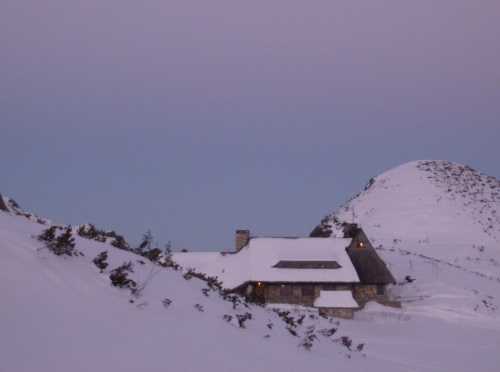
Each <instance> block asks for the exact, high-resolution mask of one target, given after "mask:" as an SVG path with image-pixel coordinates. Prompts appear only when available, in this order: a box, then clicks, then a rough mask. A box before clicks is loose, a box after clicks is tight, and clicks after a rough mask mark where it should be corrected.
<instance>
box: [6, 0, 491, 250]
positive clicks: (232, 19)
mask: <svg viewBox="0 0 500 372" xmlns="http://www.w3.org/2000/svg"><path fill="white" fill-rule="evenodd" d="M499 19H500V3H499V2H497V1H432V2H431V1H425V2H424V1H418V2H417V1H415V2H402V1H345V2H344V1H343V2H331V1H315V2H305V1H302V2H299V1H273V2H263V1H262V2H260V1H254V2H238V1H199V2H194V1H193V2H191V1H148V2H139V1H106V2H101V1H88V0H87V1H71V2H69V1H41V0H37V1H2V2H1V3H0V61H1V63H0V132H1V136H0V166H1V168H2V174H3V176H2V178H1V179H0V193H2V194H4V195H8V196H12V197H14V198H15V199H18V201H19V202H20V203H21V205H22V206H25V208H26V209H30V210H33V211H34V212H35V213H38V214H41V215H43V216H45V217H49V218H52V219H55V220H58V221H60V222H63V223H73V224H76V223H83V222H87V221H90V222H93V223H95V224H97V225H99V226H100V227H101V228H104V229H111V228H114V229H117V230H119V231H120V232H122V233H123V234H125V236H126V237H128V238H129V240H131V241H136V240H139V239H140V235H141V234H142V233H143V232H145V231H146V230H147V229H151V230H152V231H153V233H156V235H157V237H158V240H159V241H160V242H164V241H166V240H168V239H171V240H172V241H173V244H174V248H179V249H180V248H188V249H191V250H206V249H221V250H225V249H229V248H230V247H228V246H232V236H233V233H234V230H235V229H238V228H250V229H251V230H252V231H255V233H256V234H259V235H301V236H303V235H307V234H308V233H309V232H310V230H312V229H313V228H314V225H315V224H317V223H318V222H319V221H320V220H321V218H322V217H323V216H324V215H325V214H328V213H331V212H333V211H335V210H336V209H337V208H338V207H339V205H341V204H342V203H343V202H345V201H346V200H347V199H349V198H350V197H352V196H354V195H355V194H356V193H357V192H359V191H360V190H361V189H362V188H363V186H364V184H365V183H366V182H367V181H368V179H369V178H370V177H372V176H374V175H376V174H378V173H381V172H383V171H386V170H388V169H390V168H392V167H395V166H397V165H400V164H402V163H404V162H406V161H410V160H414V159H421V158H431V159H446V160H452V161H456V162H459V163H463V164H467V165H469V166H471V167H473V168H475V169H477V170H479V171H482V172H485V173H487V174H490V175H492V176H495V177H497V178H498V177H499V176H500V162H499V161H498V159H499V155H500V151H499V146H500V140H499V138H500V129H499V127H500V125H499V124H500V123H499V118H500V105H499V102H500V68H499V66H500V22H499ZM193 225H196V229H198V230H200V231H199V233H194V232H193V230H192V228H193Z"/></svg>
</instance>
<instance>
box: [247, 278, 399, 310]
mask: <svg viewBox="0 0 500 372" xmlns="http://www.w3.org/2000/svg"><path fill="white" fill-rule="evenodd" d="M285 285H288V286H290V289H289V290H288V294H283V292H284V291H282V290H281V286H282V284H279V283H263V285H262V289H261V290H263V295H264V298H265V301H266V302H271V303H286V304H297V305H304V306H314V300H315V299H316V298H317V297H319V294H320V291H322V290H336V291H351V292H353V297H354V299H355V300H356V302H357V303H358V304H359V307H360V308H361V309H362V308H364V306H365V304H366V303H367V302H369V301H376V302H378V303H379V304H382V305H385V306H392V307H401V304H400V303H399V302H395V301H390V300H389V297H388V296H387V291H386V286H385V285H382V286H381V288H379V293H383V294H377V284H320V283H315V284H310V283H303V284H300V283H299V284H285ZM310 285H312V286H313V294H310V295H304V294H303V291H302V287H303V286H310ZM253 287H254V288H255V285H254V286H253ZM247 294H248V293H247ZM332 316H334V315H332Z"/></svg>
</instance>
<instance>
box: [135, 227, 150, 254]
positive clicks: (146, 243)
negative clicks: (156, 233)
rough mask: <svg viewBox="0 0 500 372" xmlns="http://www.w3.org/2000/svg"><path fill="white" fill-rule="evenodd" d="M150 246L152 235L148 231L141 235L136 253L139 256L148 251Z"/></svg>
mask: <svg viewBox="0 0 500 372" xmlns="http://www.w3.org/2000/svg"><path fill="white" fill-rule="evenodd" d="M152 244H153V234H152V233H151V230H148V232H147V233H146V234H144V235H142V243H141V244H140V245H139V247H138V248H137V252H138V253H139V254H142V252H143V251H144V250H146V251H150V250H151V245H152Z"/></svg>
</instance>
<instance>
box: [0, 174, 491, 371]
mask: <svg viewBox="0 0 500 372" xmlns="http://www.w3.org/2000/svg"><path fill="white" fill-rule="evenodd" d="M388 173H390V172H388ZM386 182H388V181H386ZM374 190H375V189H374ZM359 209H360V207H359V206H358V207H356V211H357V212H356V213H358V210H359ZM381 210H382V209H381ZM483 213H484V212H483ZM478 214H480V213H479V212H478ZM382 223H385V222H384V221H382ZM46 227H47V226H46V225H42V224H39V223H36V222H35V221H32V220H31V219H28V218H26V217H25V216H24V215H16V214H15V213H6V212H4V211H0V334H1V335H2V337H0V371H33V370H36V371H68V370H71V371H90V370H92V371H139V370H141V371H142V370H147V371H165V370H168V371H194V370H199V371H236V370H238V371H283V370H287V371H304V370H317V371H329V370H332V368H334V369H338V370H346V371H364V370H370V371H388V370H390V371H419V370H420V371H472V370H481V371H496V370H498V365H500V310H499V306H500V301H499V295H498V293H499V288H500V281H499V280H497V279H496V278H494V277H492V276H491V275H490V276H488V275H486V274H483V272H485V271H488V270H490V266H491V265H490V264H489V263H488V262H487V261H486V260H482V261H480V262H478V263H474V267H475V269H476V270H475V271H474V270H471V269H470V268H468V267H462V266H460V265H457V264H455V263H454V262H447V261H445V260H443V259H441V260H438V259H435V258H430V257H426V256H425V255H422V254H421V253H420V251H418V249H420V248H422V247H425V243H418V239H419V238H417V240H416V241H415V242H414V243H412V244H413V245H412V244H408V245H405V246H404V248H406V249H404V250H403V249H398V244H400V243H399V241H398V243H397V244H396V245H395V248H393V247H392V246H391V245H389V246H385V248H384V249H381V250H379V253H380V254H381V256H382V258H383V259H384V260H385V261H386V262H387V263H388V264H389V267H390V269H391V271H392V273H393V274H394V276H395V277H396V279H397V281H398V282H400V284H399V285H395V286H390V288H389V291H390V294H391V296H393V297H397V298H399V299H400V300H401V301H402V303H403V306H402V309H392V308H385V307H382V306H379V305H377V304H368V305H367V307H366V308H365V309H364V310H363V311H360V312H357V313H356V314H355V319H354V320H340V321H338V320H336V319H331V320H327V319H323V318H318V317H317V316H316V315H315V314H313V313H302V312H297V311H295V310H293V309H292V313H291V314H290V315H291V316H293V317H294V318H295V320H294V323H295V324H296V325H295V326H292V327H291V326H290V325H289V324H287V323H285V322H284V320H283V319H282V318H280V317H279V316H278V315H277V314H276V313H274V312H272V311H270V310H268V309H264V308H261V307H258V306H250V307H248V308H247V307H245V305H244V304H237V305H236V306H234V305H233V303H232V302H230V301H225V300H224V299H222V297H221V296H220V295H219V294H218V293H216V292H214V291H211V290H209V289H208V287H207V284H206V283H205V282H203V281H201V280H199V279H197V278H191V279H190V280H186V279H184V278H183V275H182V273H180V272H178V271H175V270H173V269H172V268H161V267H158V266H154V265H153V264H152V263H151V262H149V261H147V260H145V259H144V258H143V257H140V256H137V255H135V254H133V253H131V252H128V251H125V250H120V249H116V248H114V247H112V246H110V245H108V244H105V243H100V242H96V241H93V240H87V239H83V238H81V237H76V238H75V239H76V243H77V244H76V249H78V250H79V251H81V252H82V253H83V254H84V256H74V257H64V256H55V255H54V254H53V253H51V252H50V251H49V250H48V249H46V248H43V247H44V244H43V243H42V242H40V241H39V240H37V239H36V236H37V235H39V234H40V233H41V232H42V230H44V229H45V228H46ZM363 227H365V226H364V225H363ZM366 230H369V228H368V229H366ZM366 230H365V231H366ZM372 230H373V231H376V230H378V231H380V235H378V236H376V239H384V242H385V241H390V236H391V233H392V232H391V231H389V230H388V231H386V232H385V234H383V233H382V232H383V229H382V227H373V228H372ZM407 231H409V232H410V233H412V232H411V230H410V229H407ZM450 231H453V229H450ZM403 233H404V231H400V233H399V234H398V235H397V238H398V239H401V242H403V239H404V238H405V235H404V234H403ZM478 234H479V233H478ZM368 235H369V236H371V235H372V234H371V232H368ZM466 235H467V234H464V236H466ZM410 238H411V239H409V240H408V242H410V243H411V242H413V241H414V239H415V237H414V236H410ZM430 239H432V236H431V237H430ZM436 239H437V238H436ZM431 241H432V240H431ZM452 242H453V241H452ZM490 244H492V243H490ZM487 248H488V249H491V250H493V248H494V246H493V247H492V246H490V245H488V246H486V245H485V251H484V252H487V251H486V249H487ZM103 251H107V252H108V254H109V258H108V260H107V262H108V263H109V267H107V268H106V269H105V270H104V272H103V273H101V272H100V270H99V269H98V268H97V267H96V266H95V265H94V263H93V262H92V260H93V259H94V257H96V256H97V255H98V254H99V253H100V252H103ZM434 253H435V254H436V256H434V257H442V256H439V255H438V252H434ZM445 254H448V253H447V252H445ZM141 260H142V261H144V264H141V263H140V261H141ZM128 261H131V262H132V263H133V264H134V265H135V267H134V270H135V272H134V273H133V274H131V278H132V279H134V280H135V281H136V282H138V283H139V284H146V285H145V289H144V291H143V293H142V294H141V296H140V297H135V296H133V295H132V294H131V292H130V291H129V290H127V289H120V288H117V287H113V286H111V284H110V279H109V274H110V272H111V270H112V269H114V268H116V267H118V266H119V265H121V264H122V263H124V262H128ZM471 265H472V263H471ZM407 276H409V277H411V278H412V279H415V280H414V281H413V282H411V283H409V282H408V281H406V280H405V278H406V277H407ZM148 278H149V279H148ZM202 290H203V291H202ZM204 292H206V294H205V293H204ZM207 295H208V296H207ZM165 299H169V300H171V303H170V305H168V306H167V307H165V306H164V304H163V303H162V301H164V300H165ZM131 301H133V302H131ZM200 310H203V311H200ZM247 313H249V314H251V316H252V318H251V319H247V320H246V321H245V322H244V326H245V328H241V327H239V323H238V317H237V316H238V315H239V316H240V318H241V317H242V316H245V315H246V314H247ZM302 315H305V317H304V320H303V323H302V325H298V324H297V319H300V317H301V316H302ZM289 322H290V320H289ZM287 328H290V329H291V330H292V331H294V332H296V333H297V336H294V335H292V334H291V332H290V331H289V329H287ZM332 329H335V330H336V331H335V332H334V333H333V334H330V333H331V332H330V333H329V332H328V331H329V330H332ZM308 338H310V341H311V343H312V346H311V348H310V350H306V348H305V347H304V341H307V339H308ZM350 340H352V345H351V346H350V350H349V349H348V348H347V347H346V345H349V341H350ZM301 344H302V345H303V346H299V345H301ZM361 344H364V346H363V347H362V350H361V351H356V348H357V347H358V345H361Z"/></svg>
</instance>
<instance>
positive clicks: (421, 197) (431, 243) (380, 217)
mask: <svg viewBox="0 0 500 372" xmlns="http://www.w3.org/2000/svg"><path fill="white" fill-rule="evenodd" d="M351 222H356V223H358V224H359V225H360V226H361V227H363V229H364V231H365V232H366V233H367V235H368V236H370V238H371V239H372V240H373V243H374V246H380V247H384V248H389V249H392V248H394V249H395V248H399V249H409V250H412V251H414V252H417V253H425V254H428V255H430V256H431V257H435V258H444V257H446V259H447V260H458V261H460V260H466V261H467V260H472V261H474V260H476V259H479V260H490V262H491V264H492V265H493V264H494V262H497V265H498V261H499V257H498V256H499V255H498V254H499V253H500V252H498V245H499V243H500V181H498V180H496V179H495V178H493V177H490V176H488V175H485V174H482V173H479V172H476V171H475V170H473V169H472V168H470V167H468V166H465V165H461V164H457V163H454V162H450V161H442V160H418V161H412V162H409V163H405V164H403V165H401V166H398V167H396V168H394V169H391V170H389V171H387V172H384V173H382V174H380V175H378V176H376V177H373V178H372V179H371V180H370V181H369V182H368V184H367V185H366V187H365V189H364V190H363V191H362V192H361V193H360V194H358V195H357V196H355V197H354V198H352V199H351V200H349V201H348V202H347V203H346V204H344V205H343V206H342V207H341V208H340V209H339V210H338V211H337V212H335V213H333V214H331V215H329V216H326V217H325V218H324V219H323V220H322V221H321V223H320V224H319V225H318V226H317V227H316V228H315V229H314V231H313V232H312V233H311V236H341V234H342V228H343V226H344V225H345V223H351ZM478 247H480V248H478ZM479 250H482V251H483V252H488V254H482V255H481V257H478V255H477V252H476V251H479ZM471 251H473V252H475V253H474V254H473V252H471ZM495 271H499V272H500V270H499V269H498V267H497V268H495Z"/></svg>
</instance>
